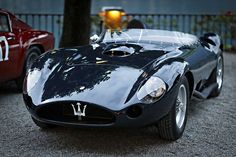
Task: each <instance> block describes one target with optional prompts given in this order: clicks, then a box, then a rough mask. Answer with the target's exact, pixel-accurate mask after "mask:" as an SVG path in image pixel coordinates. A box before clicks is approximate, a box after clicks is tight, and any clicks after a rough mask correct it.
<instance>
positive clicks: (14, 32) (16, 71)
mask: <svg viewBox="0 0 236 157" xmlns="http://www.w3.org/2000/svg"><path fill="white" fill-rule="evenodd" d="M53 47H54V37H53V34H52V33H49V32H46V31H39V30H34V29H32V28H31V27H30V26H29V25H27V24H26V23H24V22H22V21H21V20H19V19H18V18H17V17H15V16H14V15H13V14H11V13H10V12H8V11H5V10H2V9H0V83H3V82H5V81H8V80H15V81H16V83H17V87H18V89H19V90H21V89H22V83H23V79H24V76H25V73H26V69H27V68H28V67H29V66H30V65H31V64H32V62H33V61H34V60H35V59H36V58H37V57H38V56H39V55H40V54H42V53H44V52H45V51H48V50H50V49H53Z"/></svg>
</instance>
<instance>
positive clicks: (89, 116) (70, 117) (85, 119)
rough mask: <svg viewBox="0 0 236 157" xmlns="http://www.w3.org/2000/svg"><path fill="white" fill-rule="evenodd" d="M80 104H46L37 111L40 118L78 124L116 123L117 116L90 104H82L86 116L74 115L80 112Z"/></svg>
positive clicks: (81, 107)
mask: <svg viewBox="0 0 236 157" xmlns="http://www.w3.org/2000/svg"><path fill="white" fill-rule="evenodd" d="M77 103H78V102H59V103H49V104H45V105H43V106H42V107H40V108H39V109H38V110H37V115H38V116H39V117H40V118H44V119H48V120H54V121H60V122H68V123H78V124H110V123H114V122H115V116H114V115H113V114H112V113H111V112H110V111H108V110H107V109H104V108H102V107H99V106H97V105H94V104H89V103H80V110H81V112H83V109H84V107H85V105H86V109H85V116H77V115H74V110H73V107H72V104H73V105H74V108H75V111H76V112H77V111H78V105H76V104H77Z"/></svg>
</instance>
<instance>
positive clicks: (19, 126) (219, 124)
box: [0, 53, 236, 157]
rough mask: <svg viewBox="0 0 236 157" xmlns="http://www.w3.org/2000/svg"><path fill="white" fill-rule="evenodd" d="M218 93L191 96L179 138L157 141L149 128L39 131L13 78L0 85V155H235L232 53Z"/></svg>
mask: <svg viewBox="0 0 236 157" xmlns="http://www.w3.org/2000/svg"><path fill="white" fill-rule="evenodd" d="M224 57H225V77H224V86H223V91H222V93H221V95H220V96H219V97H217V98H214V99H208V100H204V101H202V100H192V101H191V104H190V107H189V116H188V122H187V126H186V130H185V132H184V134H183V137H182V138H181V139H179V140H177V141H175V142H169V141H165V140H161V139H160V138H159V137H158V135H157V134H156V128H155V127H147V128H141V129H140V128H139V129H117V128H116V129H115V128H112V129H94V128H93V129H89V128H87V129H78V128H64V127H58V128H55V129H52V130H46V131H45V130H41V129H39V128H38V127H37V126H35V125H34V123H33V122H32V120H31V118H30V114H29V113H28V112H27V110H26V108H25V106H24V104H23V100H22V95H21V94H20V93H17V92H16V88H15V85H14V84H13V83H11V82H10V83H6V84H5V85H2V86H1V87H0V111H1V112H0V113H1V114H0V122H1V123H0V156H1V157H2V156H3V157H5V156H27V157H28V156H43V157H49V156H56V157H58V156H214V157H215V156H226V157H230V156H236V114H235V112H236V90H235V89H236V81H235V80H236V79H235V76H236V55H234V54H232V53H225V56H224Z"/></svg>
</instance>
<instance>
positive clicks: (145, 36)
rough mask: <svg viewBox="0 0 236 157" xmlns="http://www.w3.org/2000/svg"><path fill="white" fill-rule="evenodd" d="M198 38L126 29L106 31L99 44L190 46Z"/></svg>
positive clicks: (171, 32)
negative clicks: (123, 43) (130, 43)
mask: <svg viewBox="0 0 236 157" xmlns="http://www.w3.org/2000/svg"><path fill="white" fill-rule="evenodd" d="M197 40H198V38H197V37H196V36H194V35H191V34H187V33H182V32H176V31H166V30H153V29H127V30H122V31H112V30H106V31H105V32H104V33H103V34H102V36H101V38H100V42H104V43H105V42H114V43H119V42H135V43H150V44H152V43H153V44H160V43H171V44H174V45H192V44H194V43H196V42H197Z"/></svg>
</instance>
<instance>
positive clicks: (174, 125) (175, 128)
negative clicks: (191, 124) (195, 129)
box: [157, 77, 189, 140]
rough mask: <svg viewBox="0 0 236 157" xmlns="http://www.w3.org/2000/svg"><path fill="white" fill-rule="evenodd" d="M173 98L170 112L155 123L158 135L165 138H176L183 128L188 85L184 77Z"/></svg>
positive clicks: (179, 135) (187, 101) (185, 116)
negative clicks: (173, 101)
mask: <svg viewBox="0 0 236 157" xmlns="http://www.w3.org/2000/svg"><path fill="white" fill-rule="evenodd" d="M175 99H176V100H175V103H174V104H173V106H172V108H171V110H170V112H169V113H168V114H167V115H166V116H165V117H163V118H162V119H161V120H160V121H159V122H158V124H157V129H158V132H159V136H160V137H161V138H163V139H167V140H177V139H178V138H180V137H181V136H182V134H183V132H184V129H185V125H186V122H187V108H188V104H189V85H188V80H187V78H186V77H182V80H181V83H180V86H179V88H178V94H177V97H176V98H175Z"/></svg>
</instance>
